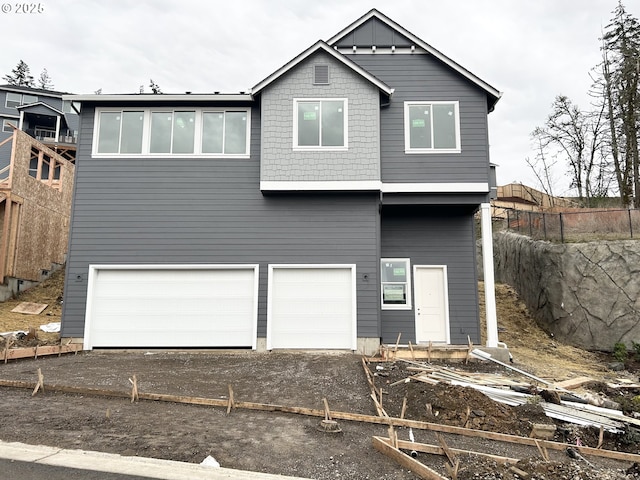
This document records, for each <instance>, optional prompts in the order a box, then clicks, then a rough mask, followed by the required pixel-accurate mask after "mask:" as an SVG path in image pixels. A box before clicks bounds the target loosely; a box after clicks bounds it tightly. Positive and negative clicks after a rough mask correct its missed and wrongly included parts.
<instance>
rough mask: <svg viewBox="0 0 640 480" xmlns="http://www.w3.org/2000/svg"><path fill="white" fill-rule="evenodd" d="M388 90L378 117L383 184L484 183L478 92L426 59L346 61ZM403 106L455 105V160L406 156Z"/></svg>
mask: <svg viewBox="0 0 640 480" xmlns="http://www.w3.org/2000/svg"><path fill="white" fill-rule="evenodd" d="M347 57H349V58H350V59H351V60H353V61H354V62H356V63H357V64H359V65H360V66H361V67H363V68H364V69H366V70H367V71H369V72H370V73H372V74H373V75H375V76H376V77H377V78H379V79H380V80H382V81H383V82H385V83H386V84H387V85H390V86H392V87H393V88H394V89H395V91H394V93H393V95H392V96H391V103H390V105H389V106H388V107H385V108H383V109H382V110H381V112H380V130H381V134H380V143H381V175H382V181H383V182H392V183H393V182H427V183H428V182H434V183H439V182H443V183H452V182H488V181H489V146H488V130H487V113H488V112H487V97H486V94H485V93H484V92H483V91H482V90H481V89H480V88H478V87H477V86H475V85H473V84H471V83H470V82H469V81H468V80H466V79H464V78H463V77H461V76H460V74H458V73H456V72H454V71H453V70H451V69H450V68H448V67H446V66H444V65H442V64H441V63H440V62H439V61H437V60H436V59H434V57H432V56H430V55H422V54H420V55H419V54H414V55H409V54H375V55H367V54H362V55H347ZM405 101H459V102H460V103H459V107H460V138H461V147H462V148H461V150H462V152H461V153H459V154H425V155H416V154H410V155H407V154H405V153H404V152H405V141H404V102H405Z"/></svg>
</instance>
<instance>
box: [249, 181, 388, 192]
mask: <svg viewBox="0 0 640 480" xmlns="http://www.w3.org/2000/svg"><path fill="white" fill-rule="evenodd" d="M381 185H382V183H381V182H380V181H378V180H363V181H351V182H350V181H338V180H336V181H319V182H314V181H304V180H301V181H293V182H291V181H261V182H260V190H265V191H268V190H282V191H327V190H329V191H352V190H365V191H366V190H374V191H380V187H381Z"/></svg>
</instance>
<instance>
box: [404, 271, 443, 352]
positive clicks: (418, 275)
mask: <svg viewBox="0 0 640 480" xmlns="http://www.w3.org/2000/svg"><path fill="white" fill-rule="evenodd" d="M413 279H414V289H415V293H414V295H415V309H416V342H418V343H428V342H434V343H450V336H449V298H448V296H449V295H448V292H447V267H446V266H444V265H414V267H413Z"/></svg>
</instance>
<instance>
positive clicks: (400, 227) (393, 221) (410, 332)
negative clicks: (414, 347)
mask: <svg viewBox="0 0 640 480" xmlns="http://www.w3.org/2000/svg"><path fill="white" fill-rule="evenodd" d="M381 224H382V234H381V236H382V238H381V256H382V258H409V259H411V269H412V275H413V266H414V265H446V266H447V279H448V289H449V326H450V333H451V343H452V344H466V343H467V335H469V336H470V338H471V340H472V341H473V342H474V343H479V341H480V330H479V311H478V289H477V286H478V282H477V271H476V263H475V222H474V218H473V208H470V207H441V206H434V207H427V206H421V207H413V208H411V207H387V206H385V207H383V212H382V220H381ZM412 289H413V290H414V289H415V283H414V279H413V278H412ZM414 291H415V290H414ZM412 298H415V296H413V297H412ZM381 323H382V340H383V342H387V343H394V342H395V341H396V339H397V337H398V333H400V332H402V340H403V343H406V342H407V341H411V342H412V343H415V307H414V306H412V308H411V310H382V312H381Z"/></svg>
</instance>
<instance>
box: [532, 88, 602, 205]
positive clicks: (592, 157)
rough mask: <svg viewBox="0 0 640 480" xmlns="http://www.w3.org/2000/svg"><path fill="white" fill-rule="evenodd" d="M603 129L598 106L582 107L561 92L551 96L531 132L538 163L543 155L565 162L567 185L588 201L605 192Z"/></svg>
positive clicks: (600, 110)
mask: <svg viewBox="0 0 640 480" xmlns="http://www.w3.org/2000/svg"><path fill="white" fill-rule="evenodd" d="M604 133H605V132H604V111H603V107H602V106H601V107H600V108H599V109H596V110H594V111H582V110H581V109H580V108H579V107H578V106H577V105H576V104H574V103H573V102H572V101H571V100H570V99H569V98H568V97H566V96H564V95H558V96H557V97H556V98H555V100H554V102H553V104H552V105H551V114H550V115H549V116H548V117H547V120H546V122H545V124H544V126H542V127H537V128H536V129H535V130H534V131H533V133H532V136H533V138H534V139H535V140H536V141H537V143H538V145H537V146H538V151H539V153H538V156H537V158H538V159H539V161H538V165H544V164H546V163H548V162H547V161H546V158H547V157H552V158H553V159H554V163H555V162H559V161H561V162H562V163H563V164H565V165H567V168H568V172H567V173H568V175H569V178H570V181H571V183H570V186H571V188H575V189H576V191H577V193H578V197H579V198H580V200H581V201H585V202H586V203H587V204H588V205H589V204H591V199H592V198H594V197H601V196H605V195H606V193H607V188H604V190H603V187H605V186H607V187H608V185H609V183H610V182H608V181H607V179H608V177H609V176H610V175H609V173H608V169H607V161H606V159H605V158H603V157H602V155H603V153H604V150H603V149H602V143H603V139H604ZM529 166H532V165H531V163H530V164H529ZM532 168H533V166H532ZM541 172H542V173H544V169H542V170H541Z"/></svg>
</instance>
